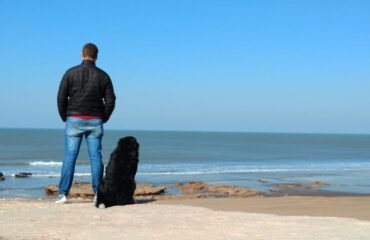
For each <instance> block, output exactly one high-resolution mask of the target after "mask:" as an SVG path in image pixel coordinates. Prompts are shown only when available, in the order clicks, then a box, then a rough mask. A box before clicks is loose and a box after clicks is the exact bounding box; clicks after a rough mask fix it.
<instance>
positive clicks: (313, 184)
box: [274, 181, 329, 189]
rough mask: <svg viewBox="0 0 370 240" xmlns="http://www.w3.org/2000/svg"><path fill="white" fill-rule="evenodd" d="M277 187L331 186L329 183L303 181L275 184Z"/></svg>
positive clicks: (307, 187) (311, 187) (305, 187)
mask: <svg viewBox="0 0 370 240" xmlns="http://www.w3.org/2000/svg"><path fill="white" fill-rule="evenodd" d="M274 186H275V187H278V188H288V189H319V188H322V187H325V186H329V184H327V183H324V182H320V181H315V182H311V183H307V184H303V183H278V184H274Z"/></svg>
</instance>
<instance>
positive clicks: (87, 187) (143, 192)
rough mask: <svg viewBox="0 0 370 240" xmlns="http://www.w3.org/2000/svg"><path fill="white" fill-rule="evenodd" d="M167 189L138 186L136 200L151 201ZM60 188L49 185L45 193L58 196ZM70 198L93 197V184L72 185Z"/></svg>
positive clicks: (147, 185) (148, 185) (75, 183)
mask: <svg viewBox="0 0 370 240" xmlns="http://www.w3.org/2000/svg"><path fill="white" fill-rule="evenodd" d="M165 190H166V187H164V186H162V187H155V186H154V185H150V184H138V185H137V186H136V190H135V194H134V196H135V198H137V197H139V198H140V197H142V196H144V197H145V198H144V199H151V197H152V196H156V195H161V194H164V192H165ZM58 191H59V188H58V186H57V185H47V186H46V187H45V193H46V194H48V195H57V194H58ZM69 196H70V197H92V196H94V193H93V192H92V190H91V184H90V183H88V182H74V183H73V184H72V188H71V191H70V192H69Z"/></svg>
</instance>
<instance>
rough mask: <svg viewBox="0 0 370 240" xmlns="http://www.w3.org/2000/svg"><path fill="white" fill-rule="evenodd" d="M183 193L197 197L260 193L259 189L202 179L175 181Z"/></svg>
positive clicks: (237, 195)
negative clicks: (211, 183)
mask: <svg viewBox="0 0 370 240" xmlns="http://www.w3.org/2000/svg"><path fill="white" fill-rule="evenodd" d="M175 187H176V188H178V189H179V190H180V191H181V193H182V194H184V195H192V196H194V195H195V196H197V197H252V196H257V195H259V194H260V192H259V191H257V190H253V189H249V188H243V187H236V186H225V185H220V186H217V185H208V184H207V183H205V182H202V181H189V182H188V183H187V184H183V183H175Z"/></svg>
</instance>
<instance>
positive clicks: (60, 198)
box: [55, 195, 68, 204]
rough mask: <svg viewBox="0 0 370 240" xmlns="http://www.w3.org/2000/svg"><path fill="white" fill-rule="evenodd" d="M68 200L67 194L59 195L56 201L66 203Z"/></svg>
mask: <svg viewBox="0 0 370 240" xmlns="http://www.w3.org/2000/svg"><path fill="white" fill-rule="evenodd" d="M67 202H68V199H67V196H66V195H59V199H58V200H56V201H55V203H56V204H65V203H67Z"/></svg>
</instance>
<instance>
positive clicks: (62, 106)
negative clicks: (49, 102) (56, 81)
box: [57, 73, 68, 122]
mask: <svg viewBox="0 0 370 240" xmlns="http://www.w3.org/2000/svg"><path fill="white" fill-rule="evenodd" d="M57 102H58V111H59V115H60V118H61V119H62V120H63V122H65V121H66V119H67V106H68V75H67V73H65V74H64V76H63V78H62V81H61V82H60V86H59V91H58V97H57Z"/></svg>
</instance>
